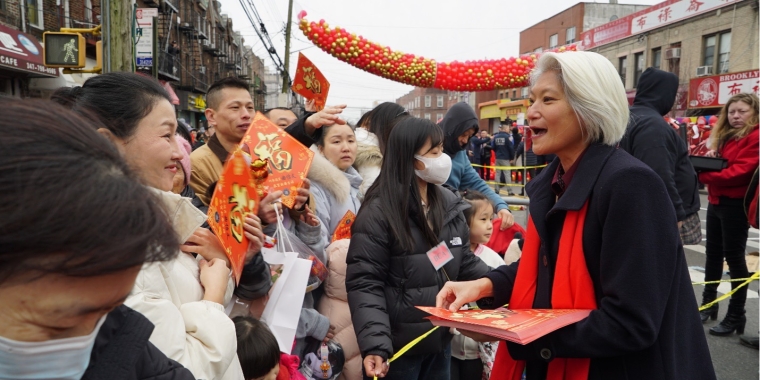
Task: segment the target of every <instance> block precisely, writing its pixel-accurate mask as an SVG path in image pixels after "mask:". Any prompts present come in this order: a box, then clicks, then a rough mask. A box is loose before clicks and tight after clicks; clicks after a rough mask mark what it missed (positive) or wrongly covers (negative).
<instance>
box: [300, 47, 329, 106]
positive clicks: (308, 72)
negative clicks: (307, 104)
mask: <svg viewBox="0 0 760 380" xmlns="http://www.w3.org/2000/svg"><path fill="white" fill-rule="evenodd" d="M293 91H295V93H296V94H298V95H301V96H303V97H304V98H306V99H308V100H313V101H314V107H315V108H316V111H317V112H319V111H321V110H322V109H323V108H325V102H326V101H327V92H328V91H330V82H328V81H327V79H326V78H325V76H324V75H322V72H321V71H319V69H318V68H317V67H316V66H314V64H313V63H311V61H309V59H308V58H306V56H305V55H303V54H302V53H298V67H297V68H296V77H295V79H293Z"/></svg>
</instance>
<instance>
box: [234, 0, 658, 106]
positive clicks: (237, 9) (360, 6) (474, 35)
mask: <svg viewBox="0 0 760 380" xmlns="http://www.w3.org/2000/svg"><path fill="white" fill-rule="evenodd" d="M240 1H241V0H220V2H221V4H222V13H226V14H228V15H229V16H230V17H231V18H232V19H233V27H234V29H235V30H237V31H238V32H240V33H241V34H242V35H243V37H244V38H245V44H246V45H248V46H251V47H252V48H253V51H254V53H255V54H256V55H258V56H259V57H261V58H263V59H264V62H265V64H266V65H267V66H269V67H274V64H273V63H272V60H271V59H270V58H269V55H268V54H267V52H266V51H265V49H264V46H263V44H262V43H261V41H260V40H259V38H258V36H256V33H255V31H254V29H253V27H252V26H251V23H250V21H249V20H248V18H247V17H246V15H245V13H244V12H243V8H242V6H241V5H240ZM242 1H246V0H242ZM661 1H662V0H621V1H619V2H620V3H624V4H646V5H654V4H657V3H659V2H661ZM577 3H578V1H577V0H522V1H515V0H469V1H463V0H293V27H292V31H291V59H290V62H291V63H290V70H289V71H290V75H291V77H293V76H294V75H295V70H296V62H297V60H298V52H299V51H300V52H302V53H303V54H304V55H306V57H307V58H309V59H310V60H311V61H312V62H313V63H314V65H316V66H317V67H318V68H319V70H320V71H321V72H322V73H323V74H324V75H325V77H326V78H327V80H328V81H329V82H330V92H329V95H328V99H327V103H328V104H347V105H348V108H347V109H346V111H345V114H346V118H347V119H349V120H352V119H353V120H356V119H358V117H359V115H360V110H361V109H368V108H372V103H373V102H374V101H381V102H382V101H395V99H396V98H399V97H401V96H402V95H404V94H406V93H408V92H409V91H411V90H412V89H413V87H412V86H409V85H405V84H401V83H398V82H394V81H391V80H387V79H384V78H381V77H378V76H375V75H373V74H370V73H367V72H364V71H362V70H360V69H357V68H354V67H353V66H351V65H349V64H347V63H344V62H341V61H339V60H338V59H336V58H333V57H332V56H330V55H329V54H327V53H325V52H323V51H322V50H321V49H319V48H318V47H315V46H314V45H313V44H312V43H311V42H310V41H309V40H308V39H307V38H306V36H304V35H303V33H302V32H301V30H299V29H298V20H297V18H296V15H297V14H298V12H300V11H301V10H305V11H306V12H307V17H306V18H307V19H308V20H309V21H315V22H318V21H319V20H320V19H324V20H325V21H326V22H327V23H328V24H329V25H330V26H331V27H334V26H340V27H342V28H344V29H346V30H347V31H348V32H352V33H356V34H357V35H362V36H364V37H365V38H367V39H369V40H372V41H374V42H377V43H379V44H381V45H386V46H390V47H391V48H392V49H394V50H397V51H398V50H400V51H403V52H405V53H412V54H415V55H417V56H420V55H422V56H424V57H426V58H433V59H435V60H436V61H438V62H446V61H453V60H459V61H464V60H474V59H496V58H502V57H507V58H508V57H512V56H517V55H519V53H520V52H519V45H520V31H522V30H524V29H526V28H528V27H530V26H532V25H534V24H536V23H538V22H540V21H542V20H544V19H547V18H549V17H551V16H553V15H555V14H557V13H559V12H561V11H563V10H565V9H567V8H570V7H571V6H573V5H575V4H577ZM253 4H254V5H255V6H256V10H257V11H258V13H259V15H260V16H261V19H262V21H263V22H264V24H265V26H266V29H267V31H268V32H269V35H270V38H271V40H272V43H273V44H274V46H275V48H276V49H277V52H278V54H279V56H280V58H281V59H283V60H284V57H285V55H284V52H285V38H284V37H285V33H284V29H285V22H286V20H287V16H288V0H253ZM579 34H580V33H579Z"/></svg>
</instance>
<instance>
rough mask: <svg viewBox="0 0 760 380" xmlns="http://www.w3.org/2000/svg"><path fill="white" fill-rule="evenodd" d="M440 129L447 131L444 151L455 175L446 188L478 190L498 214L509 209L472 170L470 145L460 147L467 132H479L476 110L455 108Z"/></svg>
mask: <svg viewBox="0 0 760 380" xmlns="http://www.w3.org/2000/svg"><path fill="white" fill-rule="evenodd" d="M438 125H440V126H441V129H443V151H444V153H446V154H448V155H449V156H450V157H451V174H449V179H448V180H446V185H448V186H450V187H453V188H454V189H457V190H468V189H471V190H477V191H479V192H481V193H483V194H484V195H485V196H487V197H488V199H490V200H491V203H493V204H494V207H495V208H496V212H499V211H501V210H502V209H506V208H507V207H508V206H507V202H504V200H503V199H501V197H500V196H499V195H497V194H496V193H494V191H493V189H491V187H490V186H488V184H487V183H486V181H484V180H483V179H482V178H480V176H479V175H478V172H476V171H475V169H473V168H472V165H471V164H470V159H469V158H467V152H466V151H465V148H466V147H467V144H465V145H464V146H463V145H461V144H460V143H459V140H458V138H459V136H461V135H462V133H465V132H466V131H467V130H470V129H472V130H474V131H475V133H477V132H478V117H477V116H476V115H475V111H473V109H472V107H470V106H469V105H468V104H467V103H464V102H460V103H457V104H454V105H453V106H452V107H451V108H450V109H449V112H447V113H446V116H444V117H443V120H441V122H440V123H439V124H438Z"/></svg>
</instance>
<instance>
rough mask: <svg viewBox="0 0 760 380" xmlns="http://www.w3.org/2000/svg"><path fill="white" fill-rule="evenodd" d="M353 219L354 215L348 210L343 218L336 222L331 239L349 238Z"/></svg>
mask: <svg viewBox="0 0 760 380" xmlns="http://www.w3.org/2000/svg"><path fill="white" fill-rule="evenodd" d="M355 219H356V215H354V213H353V212H352V211H351V210H348V212H346V215H344V216H343V219H341V220H340V223H338V227H336V228H335V232H333V236H332V240H331V241H337V240H341V239H351V226H353V225H354V220H355Z"/></svg>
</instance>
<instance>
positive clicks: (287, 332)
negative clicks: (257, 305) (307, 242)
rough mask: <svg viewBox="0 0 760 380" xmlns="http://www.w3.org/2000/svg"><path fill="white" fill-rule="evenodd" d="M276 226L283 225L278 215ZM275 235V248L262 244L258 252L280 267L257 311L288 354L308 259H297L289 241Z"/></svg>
mask: <svg viewBox="0 0 760 380" xmlns="http://www.w3.org/2000/svg"><path fill="white" fill-rule="evenodd" d="M277 228H278V231H279V229H284V227H283V226H282V221H280V219H279V218H278V222H277ZM278 235H279V236H278ZM276 236H277V237H278V239H277V249H278V250H273V249H267V248H263V249H262V250H261V254H262V255H264V256H263V257H264V261H266V262H267V263H269V264H270V265H282V268H283V269H282V274H281V275H280V277H279V278H278V279H277V281H276V282H275V283H274V287H273V288H272V291H271V293H270V294H269V301H268V302H267V305H266V307H264V312H263V313H262V314H261V320H262V321H264V323H266V324H267V326H269V329H270V330H272V334H274V337H275V338H276V339H277V343H278V344H279V346H280V351H281V352H283V353H286V354H288V355H289V354H290V352H291V350H292V348H293V341H294V339H295V336H296V328H297V327H298V319H299V318H300V317H301V306H302V305H303V298H304V295H305V294H306V293H305V290H306V285H307V282H308V280H309V273H310V271H311V266H312V262H311V261H310V260H306V259H299V258H298V253H296V252H292V251H293V248H292V245H289V243H290V242H289V240H288V238H287V237H286V235H285V234H276Z"/></svg>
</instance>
